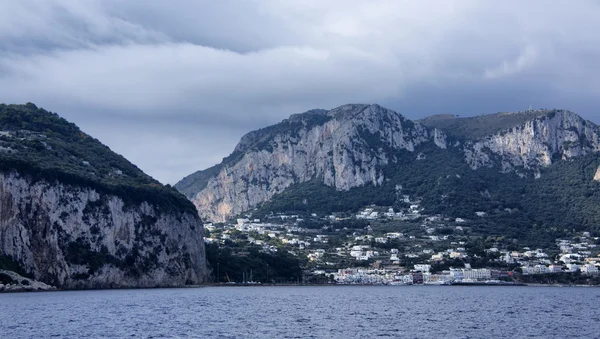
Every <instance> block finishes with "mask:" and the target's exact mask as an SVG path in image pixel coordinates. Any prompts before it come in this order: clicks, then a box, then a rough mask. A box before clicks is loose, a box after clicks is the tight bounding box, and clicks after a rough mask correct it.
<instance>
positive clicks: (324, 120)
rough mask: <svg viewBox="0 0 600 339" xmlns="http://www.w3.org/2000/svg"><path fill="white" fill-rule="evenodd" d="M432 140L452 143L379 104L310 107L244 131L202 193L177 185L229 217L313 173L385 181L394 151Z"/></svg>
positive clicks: (206, 211) (344, 183) (344, 182)
mask: <svg viewBox="0 0 600 339" xmlns="http://www.w3.org/2000/svg"><path fill="white" fill-rule="evenodd" d="M426 142H435V143H437V144H438V145H440V147H446V144H445V136H444V135H443V134H442V133H439V132H438V131H437V130H435V131H428V130H427V129H426V128H425V127H423V126H422V125H420V124H415V123H413V122H412V121H410V120H408V119H405V118H404V117H402V116H401V115H399V114H397V113H396V112H393V111H391V110H388V109H385V108H383V107H380V106H378V105H345V106H341V107H338V108H336V109H333V110H331V111H317V112H314V111H311V112H307V113H305V114H301V115H295V116H292V117H291V118H290V119H287V120H284V121H283V122H282V123H280V124H277V125H274V126H271V127H268V128H267V129H264V130H259V131H256V132H251V133H249V134H248V135H246V136H245V137H243V138H242V140H241V141H240V143H239V144H238V146H237V147H236V149H235V151H234V152H233V153H232V155H230V156H229V157H228V158H226V159H225V160H224V161H223V163H222V164H221V165H219V167H218V168H217V169H215V168H213V169H211V171H215V172H216V174H214V175H212V176H211V177H210V178H209V179H208V180H206V184H204V182H202V185H199V187H204V188H203V189H201V190H200V191H199V192H197V191H189V190H186V187H191V186H190V185H189V184H188V185H186V182H188V181H189V179H190V178H187V179H185V180H184V181H182V182H181V183H178V184H177V185H175V187H176V188H178V189H180V190H182V191H183V192H184V193H185V194H186V195H187V196H188V197H190V198H191V199H192V201H193V202H194V204H195V205H196V206H197V207H198V209H199V210H201V211H202V212H201V215H202V216H203V217H207V218H208V219H211V220H224V218H226V217H230V216H232V215H235V214H238V213H240V212H243V211H246V210H248V209H250V208H253V207H255V206H257V205H258V204H260V203H262V202H264V201H267V200H269V199H270V198H271V197H272V196H273V195H274V194H276V193H280V192H282V191H283V190H285V189H286V188H287V187H289V186H290V185H292V184H295V183H301V182H305V181H309V180H312V179H314V178H320V180H321V181H322V182H324V183H325V184H326V185H328V186H332V187H335V188H336V189H338V190H347V189H349V188H351V187H357V186H362V185H366V184H372V185H380V184H381V183H382V182H383V180H384V176H383V173H382V171H381V168H382V167H383V166H385V165H386V164H388V163H389V162H393V161H395V159H394V158H393V157H390V156H389V154H388V153H389V152H388V150H408V151H414V149H415V147H417V146H418V145H420V144H423V143H426ZM195 176H197V177H200V176H203V177H204V178H208V177H209V176H208V175H205V174H204V173H202V172H201V173H197V174H196V175H195Z"/></svg>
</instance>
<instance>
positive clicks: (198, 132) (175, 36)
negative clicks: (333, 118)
mask: <svg viewBox="0 0 600 339" xmlns="http://www.w3.org/2000/svg"><path fill="white" fill-rule="evenodd" d="M599 18H600V2H599V1H592V0H589V1H588V0H578V1H566V0H565V1H561V0H553V1H547V0H540V1H534V0H531V1H521V0H518V1H516V0H515V1H481V0H473V1H469V0H464V1H452V0H439V1H423V0H419V1H413V0H410V1H409V0H407V1H402V0H389V1H388V0H363V1H359V0H329V1H328V0H285V1H281V0H218V1H215V0H169V1H164V0H161V1H158V0H144V1H139V0H130V1H126V0H97V1H96V0H18V1H17V0H14V1H13V0H0V102H4V103H25V102H28V101H30V102H34V103H36V104H37V105H38V106H41V107H44V108H45V109H47V110H50V111H53V112H57V113H59V114H60V115H61V116H63V117H65V118H67V119H68V120H70V121H73V122H75V123H76V124H78V125H79V126H80V127H81V128H82V129H83V130H84V131H85V132H87V133H89V134H91V135H93V136H94V137H96V138H98V139H100V141H102V142H103V143H105V144H107V145H108V146H110V147H111V149H112V150H114V151H115V152H117V153H120V154H122V155H124V156H125V157H127V158H128V159H129V160H131V161H132V162H133V163H135V164H137V165H138V166H139V167H140V168H141V169H143V170H144V171H145V172H146V173H148V174H150V175H152V176H154V177H155V178H157V179H158V180H160V181H161V182H163V183H170V184H174V183H175V182H177V181H178V180H179V179H181V178H182V177H183V176H185V175H187V174H190V173H192V172H194V171H196V170H199V169H204V168H206V167H209V166H211V165H214V164H215V163H218V162H220V161H221V159H222V158H223V157H225V156H227V155H228V154H229V153H230V152H231V151H232V150H233V147H234V146H235V144H236V143H237V141H238V140H239V138H240V137H241V136H242V135H243V134H245V133H246V132H248V131H250V130H253V129H256V128H260V127H264V126H266V125H269V124H272V123H275V122H278V121H281V120H282V119H284V118H286V117H288V116H289V115H290V114H292V113H298V112H304V111H306V110H308V109H311V108H327V109H329V108H334V107H337V106H340V105H342V104H346V103H379V104H381V105H383V106H386V107H388V108H391V109H394V110H396V111H398V112H399V113H401V114H403V115H405V116H407V117H409V118H412V119H417V118H421V117H423V116H426V115H431V114H439V113H452V114H459V115H461V116H469V115H477V114H482V113H494V112H498V111H518V110H523V109H527V108H528V107H529V105H530V104H531V105H533V107H537V108H542V107H547V108H551V107H556V108H566V109H570V110H573V111H575V112H577V113H579V114H580V115H582V116H583V117H584V118H586V119H590V120H592V121H594V122H600V110H598V107H599V100H600V99H599V97H600V34H599V33H598V32H600V19H599Z"/></svg>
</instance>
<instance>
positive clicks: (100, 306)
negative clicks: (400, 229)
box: [0, 286, 600, 338]
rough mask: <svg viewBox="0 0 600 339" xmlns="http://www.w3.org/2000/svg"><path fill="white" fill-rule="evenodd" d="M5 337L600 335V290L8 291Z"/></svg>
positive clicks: (2, 317) (0, 320)
mask: <svg viewBox="0 0 600 339" xmlns="http://www.w3.org/2000/svg"><path fill="white" fill-rule="evenodd" d="M0 337H1V338H600V288H586V287H529V286H519V287H517V286H494V287H491V286H248V287H245V286H238V287H199V288H179V289H132V290H97V291H58V292H29V293H4V294H0Z"/></svg>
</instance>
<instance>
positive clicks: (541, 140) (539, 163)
mask: <svg viewBox="0 0 600 339" xmlns="http://www.w3.org/2000/svg"><path fill="white" fill-rule="evenodd" d="M509 114H518V113H509ZM598 134H599V130H598V126H596V125H595V124H593V123H590V122H588V121H585V120H583V119H582V118H581V117H580V116H578V115H576V114H574V113H572V112H568V111H562V110H561V111H555V112H552V113H550V114H548V115H543V116H539V117H537V118H535V119H533V120H530V121H527V122H525V123H523V124H521V125H517V126H514V127H512V128H509V129H508V130H502V131H500V132H498V133H494V134H492V135H490V136H488V137H485V138H483V139H481V140H475V141H468V142H467V143H466V144H465V146H464V153H465V160H466V161H467V163H468V164H469V165H470V166H471V168H473V169H477V168H479V167H482V166H488V167H491V166H494V165H499V166H500V167H501V169H502V171H511V170H514V169H515V168H519V167H521V168H524V169H526V170H534V171H536V170H538V169H539V168H540V167H545V166H549V165H550V164H552V161H553V159H556V158H558V159H562V160H565V159H569V158H572V157H578V156H582V155H586V154H588V153H590V152H597V151H598V150H599V149H600V140H599V136H598Z"/></svg>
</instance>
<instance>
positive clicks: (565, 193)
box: [175, 105, 600, 237]
mask: <svg viewBox="0 0 600 339" xmlns="http://www.w3.org/2000/svg"><path fill="white" fill-rule="evenodd" d="M599 134H600V129H599V127H598V126H597V125H595V124H594V123H592V122H589V121H586V120H584V119H582V118H581V117H579V116H578V115H576V114H574V113H572V112H569V111H566V110H532V111H526V112H519V113H497V114H490V115H482V116H478V117H471V118H458V117H456V116H452V115H442V116H433V117H429V118H426V119H423V120H420V121H411V120H409V119H406V118H404V117H403V116H401V115H400V114H398V113H396V112H394V111H391V110H389V109H386V108H383V107H381V106H378V105H344V106H341V107H338V108H335V109H332V110H330V111H325V110H313V111H309V112H306V113H303V114H295V115H292V116H291V117H290V118H289V119H286V120H283V121H282V122H281V123H279V124H276V125H273V126H269V127H266V128H263V129H260V130H257V131H253V132H250V133H248V134H247V135H245V136H244V137H243V138H242V139H241V141H240V142H239V144H238V145H237V146H236V148H235V150H234V151H233V153H232V154H231V155H230V156H228V157H227V158H225V159H223V162H222V163H220V164H218V165H216V166H213V167H211V168H209V169H207V170H205V171H198V172H196V173H193V174H191V175H189V176H188V177H186V178H184V179H183V180H181V181H180V182H179V183H177V184H176V185H175V187H176V188H177V189H178V190H180V191H181V192H182V193H184V194H185V195H186V196H187V197H188V198H189V199H190V200H191V201H192V202H193V203H194V204H195V205H196V207H197V208H198V210H199V213H200V215H201V216H202V217H204V218H207V219H209V220H213V221H224V220H226V219H227V218H230V217H233V216H235V215H237V214H240V213H243V212H245V211H249V210H255V209H257V208H258V210H257V211H255V213H256V212H261V213H268V212H285V211H306V212H323V213H331V212H352V211H356V210H358V209H359V208H360V207H364V206H366V205H370V204H377V205H381V206H398V205H402V203H403V202H402V200H403V198H402V197H403V196H404V195H407V194H408V195H411V196H412V197H416V198H418V199H419V200H421V201H422V205H423V207H424V208H425V210H426V211H427V212H429V213H438V214H445V215H448V216H453V217H462V218H470V217H472V216H473V215H474V213H475V212H478V211H485V212H486V213H488V216H489V217H488V218H487V219H485V220H482V224H490V225H491V226H489V227H490V228H494V227H500V228H501V227H509V226H510V227H512V228H513V230H514V231H515V232H517V233H518V232H521V231H520V230H522V229H544V230H546V229H548V230H556V232H559V233H560V232H561V230H564V229H566V228H568V227H571V229H573V228H577V229H580V228H581V227H597V226H594V225H595V224H594V223H595V222H600V209H598V208H597V207H595V206H599V205H600V204H599V203H600V196H599V189H600V187H599V186H600V185H599V184H598V182H597V179H598V178H600V173H598V174H596V171H597V169H598V166H599V165H600V161H599V160H598V153H597V151H598V150H599V148H600V140H599ZM550 178H552V180H551V181H550ZM594 178H596V180H594ZM575 203H579V204H582V205H584V206H585V209H584V210H582V209H581V208H580V207H577V205H576V204H575ZM502 225H504V226H502ZM507 225H508V226H507ZM557 226H559V227H558V228H557ZM548 232H549V231H548ZM553 232H554V231H553ZM555 235H556V234H549V235H548V237H551V236H555Z"/></svg>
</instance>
